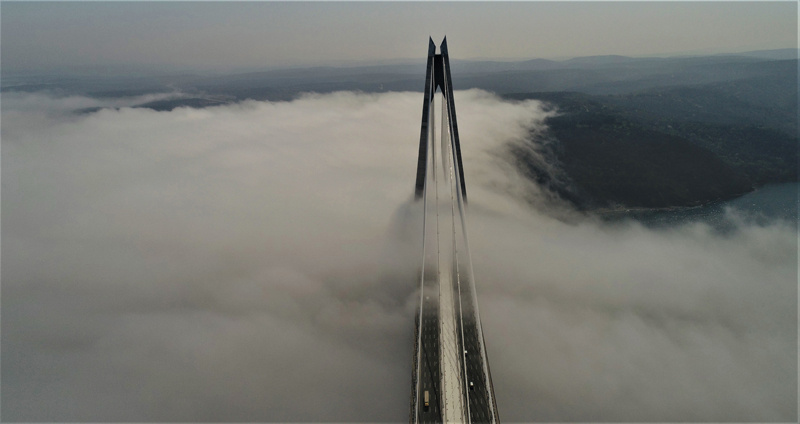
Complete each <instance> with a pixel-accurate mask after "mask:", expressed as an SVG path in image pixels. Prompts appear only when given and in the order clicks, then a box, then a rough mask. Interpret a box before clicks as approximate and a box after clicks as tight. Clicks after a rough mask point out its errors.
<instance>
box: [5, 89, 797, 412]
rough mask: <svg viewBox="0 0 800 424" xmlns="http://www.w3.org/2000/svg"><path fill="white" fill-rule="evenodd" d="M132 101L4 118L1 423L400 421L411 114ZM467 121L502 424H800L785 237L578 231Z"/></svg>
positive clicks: (513, 124)
mask: <svg viewBox="0 0 800 424" xmlns="http://www.w3.org/2000/svg"><path fill="white" fill-rule="evenodd" d="M170 95H171V96H179V95H180V93H173V94H170ZM140 101H141V99H114V100H104V101H103V102H105V103H103V102H100V101H98V100H94V99H85V98H69V99H64V98H53V97H50V96H47V95H42V94H37V95H17V94H11V93H9V94H4V96H3V110H2V119H3V126H2V139H3V150H2V204H3V211H2V212H3V222H2V224H3V226H2V243H3V255H2V260H3V279H2V290H3V297H2V345H1V348H2V384H3V386H2V389H3V390H2V404H3V410H2V419H3V420H5V421H60V422H68V421H185V422H197V421H249V422H276V421H284V422H309V421H312V422H313V421H327V422H345V421H347V422H365V421H387V422H388V421H391V422H400V421H405V420H406V419H407V417H408V401H409V398H408V397H409V395H410V390H411V382H410V380H411V369H410V367H411V355H412V350H413V340H412V333H413V316H414V308H415V307H416V301H417V298H416V297H415V296H414V292H415V290H416V288H417V285H418V282H417V281H415V275H416V272H417V269H416V268H415V267H417V266H419V264H418V262H419V261H420V260H421V252H418V246H417V240H418V238H417V233H418V232H419V231H421V227H420V224H421V223H420V221H419V220H418V217H416V216H415V206H414V205H413V204H412V203H410V202H411V199H412V197H413V184H414V177H415V172H416V168H415V167H416V159H417V158H416V155H417V143H418V140H419V119H420V115H421V96H420V94H419V93H385V94H363V93H349V92H340V93H333V94H327V95H316V94H309V95H305V96H303V97H301V98H299V99H297V100H294V101H291V102H254V101H248V102H243V103H239V104H235V105H229V106H221V107H213V108H206V109H199V110H198V109H187V108H179V109H175V110H173V111H171V112H155V111H152V110H149V109H133V108H129V107H125V106H127V105H133V104H137V103H138V102H140ZM455 101H456V104H457V107H458V120H459V127H460V135H461V137H462V149H463V154H464V169H465V173H466V181H467V189H468V191H469V199H470V204H469V209H468V217H467V219H468V222H467V230H468V233H469V237H470V240H469V241H470V248H471V250H472V255H473V258H472V260H473V266H474V270H475V275H476V279H477V290H478V296H479V305H480V309H481V318H482V320H483V328H484V333H485V337H486V344H487V350H488V355H489V359H490V365H491V370H492V376H493V380H494V385H495V390H496V394H497V402H498V407H499V412H500V416H501V419H502V420H503V421H506V422H530V421H551V422H552V421H584V422H591V421H595V422H597V421H708V422H722V421H795V420H796V419H797V241H798V239H797V227H796V223H793V222H790V221H786V220H781V219H771V220H760V221H753V220H741V219H740V220H738V221H737V220H736V218H735V216H731V221H732V222H734V223H735V225H734V228H732V229H731V230H730V231H726V232H719V231H716V230H715V229H714V228H713V227H712V226H710V225H708V224H706V223H702V222H687V223H681V224H678V225H673V226H663V227H659V228H647V227H645V226H643V225H640V224H637V223H635V222H629V221H623V222H614V223H604V222H602V221H600V220H597V219H593V218H591V217H581V218H576V217H578V216H579V215H577V214H576V213H575V212H572V211H570V210H569V209H568V207H567V206H565V204H563V203H562V202H559V201H558V200H557V199H555V198H554V197H553V196H552V195H550V194H548V193H547V192H544V191H542V190H540V189H539V188H538V187H537V186H535V184H533V183H532V182H530V181H529V180H527V179H525V178H524V177H522V176H521V175H520V174H518V173H517V171H516V169H515V167H514V166H513V165H512V162H511V161H510V158H509V157H508V153H507V152H509V151H510V149H509V146H510V145H514V146H527V148H529V149H531V151H532V152H533V153H532V154H533V155H534V157H535V154H536V149H537V146H536V144H532V145H531V144H526V143H528V140H529V139H530V138H531V134H536V133H537V132H538V131H541V130H542V128H543V127H542V126H543V122H544V118H545V117H546V116H547V112H545V111H544V110H543V109H542V108H541V107H540V105H539V104H538V103H537V102H533V101H529V102H522V103H509V102H504V101H502V100H500V99H499V98H497V97H494V96H493V95H491V94H488V93H486V92H482V91H477V90H470V91H462V92H457V93H455ZM98 106H110V107H117V108H119V109H112V108H109V109H102V110H100V111H98V112H94V113H82V114H78V113H76V111H77V110H80V109H83V108H87V107H98ZM565 214H568V215H569V218H570V219H568V220H564V219H560V218H563V217H564V216H565Z"/></svg>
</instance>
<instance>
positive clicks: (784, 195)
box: [612, 183, 800, 230]
mask: <svg viewBox="0 0 800 424" xmlns="http://www.w3.org/2000/svg"><path fill="white" fill-rule="evenodd" d="M798 188H800V185H799V184H798V183H785V184H770V185H767V186H764V187H761V188H759V189H758V190H756V191H753V192H752V193H748V194H745V195H744V196H741V197H738V198H736V199H733V200H728V201H724V202H719V203H713V204H710V205H705V206H699V207H695V208H686V209H676V210H669V211H631V212H628V213H626V214H624V215H623V216H620V217H618V218H614V219H612V220H617V219H624V218H632V219H636V220H637V221H640V222H642V223H643V224H645V225H647V226H649V227H664V226H672V225H677V224H684V223H689V222H697V221H702V222H705V223H708V224H710V225H712V226H714V227H715V228H718V229H720V230H726V229H729V228H732V227H733V226H735V225H736V223H737V222H742V221H744V222H749V223H756V224H760V225H765V224H768V223H770V222H774V221H776V220H782V221H787V222H789V223H791V224H792V225H794V226H795V227H797V210H798V206H797V205H798Z"/></svg>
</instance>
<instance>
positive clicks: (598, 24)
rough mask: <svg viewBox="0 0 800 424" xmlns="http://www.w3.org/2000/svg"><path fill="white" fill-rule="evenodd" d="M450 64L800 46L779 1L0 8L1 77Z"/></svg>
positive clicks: (792, 17) (787, 5)
mask: <svg viewBox="0 0 800 424" xmlns="http://www.w3.org/2000/svg"><path fill="white" fill-rule="evenodd" d="M429 35H431V36H433V38H434V40H435V41H437V43H438V41H439V40H440V39H441V38H442V37H443V36H444V35H447V36H448V39H449V40H450V54H451V57H454V58H461V59H468V58H537V57H544V58H563V57H575V56H587V55H605V54H620V55H670V54H684V53H720V52H737V51H747V50H758V49H777V48H789V47H796V46H797V3H796V2H793V1H783V2H702V3H700V2H658V3H656V2H616V3H606V2H511V3H497V2H468V3H462V2H447V3H443V2H442V3H428V2H424V3H419V2H399V3H395V2H385V3H373V2H350V3H339V2H316V3H307V2H252V3H250V2H245V3H240V2H239V3H227V2H208V3H197V2H185V3H184V2H170V3H151V2H148V3H128V2H126V3H117V2H79V3H43V2H41V3H40V2H37V3H21V2H4V3H3V5H2V66H3V69H4V70H5V71H14V70H20V69H48V68H50V69H52V68H59V67H75V66H94V65H104V66H105V65H119V64H124V65H136V66H152V65H158V66H163V65H170V66H172V67H180V68H194V69H211V70H231V69H241V68H252V67H280V66H297V65H308V64H342V63H346V62H351V61H374V60H382V59H397V58H406V59H407V58H412V59H419V58H421V57H422V56H423V55H424V53H425V48H426V42H427V37H428V36H429Z"/></svg>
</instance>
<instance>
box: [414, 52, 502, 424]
mask: <svg viewBox="0 0 800 424" xmlns="http://www.w3.org/2000/svg"><path fill="white" fill-rule="evenodd" d="M439 50H440V53H439V54H437V53H436V45H435V44H434V43H433V40H432V39H429V42H428V62H427V71H426V75H425V91H424V96H423V97H424V100H423V105H422V128H421V130H420V140H419V157H418V161H417V178H416V185H415V189H414V194H415V196H414V197H415V199H416V201H418V202H422V204H423V206H422V209H423V210H424V220H423V240H424V241H423V249H422V250H423V253H422V267H421V271H420V281H419V284H420V300H419V302H420V303H419V309H418V312H417V315H416V319H415V333H414V335H415V343H414V361H413V371H412V373H413V374H412V393H411V413H410V422H411V424H417V423H473V422H474V423H493V424H494V423H499V417H498V414H497V404H496V402H495V396H494V388H493V386H492V377H491V373H490V371H489V362H488V359H487V355H486V347H485V344H484V338H483V330H482V329H481V322H480V315H479V313H478V299H477V294H476V292H475V283H474V278H473V272H472V262H471V261H470V254H469V245H468V243H467V231H466V226H467V223H466V214H465V213H466V204H467V189H466V186H465V184H464V170H463V166H462V161H461V144H460V142H459V138H458V124H457V121H456V107H455V103H454V101H453V86H452V82H451V78H450V59H449V56H448V53H447V38H445V39H444V40H443V41H442V44H441V46H440V47H439ZM437 110H439V111H440V113H439V114H437V113H436V111H437ZM437 116H438V118H437ZM437 124H438V126H437Z"/></svg>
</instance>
